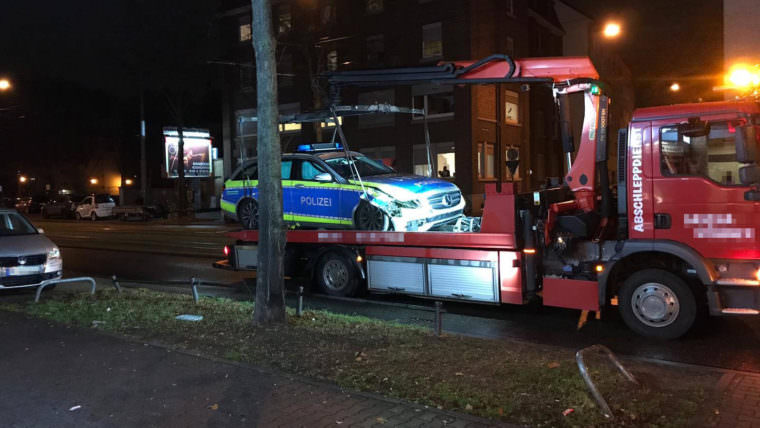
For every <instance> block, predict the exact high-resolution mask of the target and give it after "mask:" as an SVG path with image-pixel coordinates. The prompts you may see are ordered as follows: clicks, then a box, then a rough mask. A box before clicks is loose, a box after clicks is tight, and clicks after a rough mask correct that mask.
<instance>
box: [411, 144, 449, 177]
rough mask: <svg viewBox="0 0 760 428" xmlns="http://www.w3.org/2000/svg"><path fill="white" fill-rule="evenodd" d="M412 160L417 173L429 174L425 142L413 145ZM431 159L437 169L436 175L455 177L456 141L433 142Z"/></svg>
mask: <svg viewBox="0 0 760 428" xmlns="http://www.w3.org/2000/svg"><path fill="white" fill-rule="evenodd" d="M412 161H413V165H414V173H415V174H416V175H424V176H427V175H428V159H427V148H426V147H425V145H424V144H417V145H415V146H414V147H413V152H412ZM430 161H431V164H432V165H431V166H432V167H433V170H434V171H435V174H434V176H435V177H440V178H450V179H453V178H454V177H455V175H456V154H455V153H454V143H451V142H449V143H434V144H431V145H430Z"/></svg>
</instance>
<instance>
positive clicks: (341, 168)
mask: <svg viewBox="0 0 760 428" xmlns="http://www.w3.org/2000/svg"><path fill="white" fill-rule="evenodd" d="M325 162H327V164H328V165H330V167H331V168H332V169H334V170H335V172H337V173H338V174H340V175H341V176H342V177H343V178H346V179H349V178H351V177H352V174H351V169H352V168H351V165H350V161H349V160H348V159H347V158H343V157H341V158H333V159H326V160H325ZM353 162H354V165H356V169H357V170H359V175H361V176H362V177H369V176H372V175H381V174H392V173H393V169H391V168H389V167H387V166H385V165H383V164H382V163H380V162H377V161H374V160H372V159H370V158H368V157H366V156H354V157H353Z"/></svg>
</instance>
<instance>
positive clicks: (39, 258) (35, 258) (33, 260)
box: [0, 254, 47, 267]
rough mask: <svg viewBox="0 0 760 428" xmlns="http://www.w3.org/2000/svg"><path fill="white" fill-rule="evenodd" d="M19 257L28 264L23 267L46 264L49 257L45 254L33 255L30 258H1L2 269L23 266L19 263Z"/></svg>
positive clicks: (0, 265)
mask: <svg viewBox="0 0 760 428" xmlns="http://www.w3.org/2000/svg"><path fill="white" fill-rule="evenodd" d="M19 257H22V258H25V259H26V263H24V264H23V266H38V265H41V264H45V262H46V261H47V256H46V255H45V254H32V255H29V256H14V257H0V267H16V266H22V264H21V263H19V262H18V259H19Z"/></svg>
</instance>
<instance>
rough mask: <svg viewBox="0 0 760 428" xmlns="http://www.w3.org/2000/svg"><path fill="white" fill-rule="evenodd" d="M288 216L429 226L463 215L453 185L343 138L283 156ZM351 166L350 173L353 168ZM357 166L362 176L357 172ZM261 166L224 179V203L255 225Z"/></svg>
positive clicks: (372, 226) (382, 226) (318, 222)
mask: <svg viewBox="0 0 760 428" xmlns="http://www.w3.org/2000/svg"><path fill="white" fill-rule="evenodd" d="M281 170H282V188H283V193H282V199H283V205H284V206H283V214H284V220H285V221H286V222H289V223H291V224H295V225H297V226H300V227H320V228H321V227H325V228H339V229H345V228H354V229H360V230H399V231H426V230H429V229H431V228H433V227H435V226H437V225H441V224H444V223H448V222H451V221H455V220H456V219H457V218H459V217H460V216H462V211H463V209H464V204H465V201H464V198H462V193H461V192H460V191H459V188H457V187H456V186H455V185H454V184H453V183H450V182H448V181H445V180H439V179H435V178H429V177H421V176H417V175H404V174H399V173H397V172H396V171H394V170H393V169H392V168H389V167H387V166H385V165H383V164H382V163H381V162H378V161H375V160H373V159H370V158H368V157H367V156H365V155H363V154H361V153H357V152H351V153H350V159H349V156H348V155H347V154H346V152H345V151H343V150H342V148H341V146H340V144H327V143H325V144H306V145H301V146H299V147H298V152H297V153H291V154H284V155H283V156H282V168H281ZM352 171H353V173H352ZM356 172H358V177H356ZM257 184H258V165H257V161H256V159H252V160H249V161H247V162H245V163H244V164H243V165H241V166H240V167H239V168H238V169H237V170H236V171H235V172H234V173H233V174H232V175H231V178H230V179H229V180H227V181H226V182H225V187H224V192H223V194H222V202H221V205H222V209H223V210H224V211H225V214H226V215H229V216H230V217H233V218H235V219H237V220H238V221H239V222H240V223H241V224H242V225H243V227H245V228H248V229H257V228H258V204H257V202H256V200H257V198H258V189H257Z"/></svg>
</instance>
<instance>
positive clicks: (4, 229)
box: [0, 208, 63, 289]
mask: <svg viewBox="0 0 760 428" xmlns="http://www.w3.org/2000/svg"><path fill="white" fill-rule="evenodd" d="M0 272H2V275H0V289H5V288H23V287H35V286H37V285H39V284H40V283H41V282H42V281H44V280H46V279H53V278H60V277H61V274H62V272H63V260H62V259H61V252H60V250H59V249H58V247H57V246H56V245H55V244H54V243H52V242H51V241H50V240H49V239H48V238H47V237H45V235H43V234H42V233H40V231H39V230H37V229H35V227H34V226H33V225H32V223H30V222H29V220H27V219H26V218H25V217H24V216H22V215H21V214H19V213H18V212H17V211H16V210H13V209H6V208H0Z"/></svg>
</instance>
